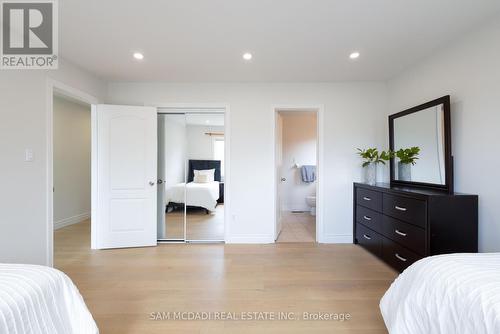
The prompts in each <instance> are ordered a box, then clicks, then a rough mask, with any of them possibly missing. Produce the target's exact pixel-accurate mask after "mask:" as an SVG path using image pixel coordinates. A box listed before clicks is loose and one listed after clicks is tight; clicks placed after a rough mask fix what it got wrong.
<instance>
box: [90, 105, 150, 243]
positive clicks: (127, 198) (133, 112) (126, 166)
mask: <svg viewBox="0 0 500 334" xmlns="http://www.w3.org/2000/svg"><path fill="white" fill-rule="evenodd" d="M93 109H94V110H95V112H93V115H94V117H95V118H96V122H95V123H94V126H95V127H96V128H97V130H96V134H97V135H96V137H95V138H94V139H93V143H92V145H93V147H92V150H93V151H94V150H96V152H94V153H95V157H96V160H97V161H96V162H95V168H93V175H92V178H93V179H94V180H93V185H95V186H96V187H97V190H96V191H95V192H93V196H96V198H95V199H94V200H93V201H92V202H93V205H94V206H95V207H94V208H93V217H92V218H93V221H92V229H93V230H94V231H93V233H92V239H93V240H92V248H97V249H105V248H123V247H142V246H155V245H156V238H157V232H156V228H157V220H156V216H157V211H156V207H157V202H156V200H157V188H156V187H157V185H156V180H157V112H156V108H154V107H135V106H117V105H95V106H93Z"/></svg>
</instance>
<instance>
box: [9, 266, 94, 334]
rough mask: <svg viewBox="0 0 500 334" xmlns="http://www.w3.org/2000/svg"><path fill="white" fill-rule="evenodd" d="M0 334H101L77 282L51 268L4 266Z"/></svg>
mask: <svg viewBox="0 0 500 334" xmlns="http://www.w3.org/2000/svg"><path fill="white" fill-rule="evenodd" d="M0 333H2V334H3V333H9V334H10V333H16V334H24V333H32V334H35V333H36V334H38V333H44V334H45V333H50V334H59V333H60V334H80V333H81V334H96V333H99V330H98V329H97V326H96V324H95V321H94V319H93V318H92V315H91V314H90V312H89V310H88V309H87V306H86V305H85V302H84V301H83V298H82V296H81V295H80V293H79V292H78V289H77V288H76V287H75V285H74V284H73V282H71V280H70V279H69V278H68V276H66V275H65V274H64V273H62V272H60V271H59V270H56V269H52V268H49V267H43V266H35V265H21V264H0Z"/></svg>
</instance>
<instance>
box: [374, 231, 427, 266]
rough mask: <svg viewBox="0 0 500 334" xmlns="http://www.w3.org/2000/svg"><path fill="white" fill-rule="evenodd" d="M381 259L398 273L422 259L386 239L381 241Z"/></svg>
mask: <svg viewBox="0 0 500 334" xmlns="http://www.w3.org/2000/svg"><path fill="white" fill-rule="evenodd" d="M382 258H383V259H384V261H386V262H387V263H388V264H390V265H391V266H392V267H394V268H395V269H397V270H399V271H400V272H401V271H403V270H405V269H406V268H407V267H409V266H410V265H411V264H412V263H414V262H416V261H418V260H420V259H421V258H422V257H421V256H420V255H418V254H416V253H414V252H412V251H410V250H409V249H407V248H405V247H403V246H401V245H399V244H397V243H395V242H394V241H391V240H389V239H387V238H383V240H382Z"/></svg>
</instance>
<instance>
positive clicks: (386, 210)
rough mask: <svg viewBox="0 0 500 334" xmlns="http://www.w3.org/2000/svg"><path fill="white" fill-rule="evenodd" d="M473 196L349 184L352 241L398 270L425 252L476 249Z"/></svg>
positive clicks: (476, 237) (463, 251) (382, 185)
mask: <svg viewBox="0 0 500 334" xmlns="http://www.w3.org/2000/svg"><path fill="white" fill-rule="evenodd" d="M477 228H478V196H476V195H466V194H453V195H450V194H448V193H446V192H442V191H434V190H426V189H418V188H406V187H391V186H390V185H389V184H377V185H375V186H370V185H368V184H364V183H354V233H353V236H354V243H355V244H359V245H361V246H363V247H364V248H366V249H367V250H368V251H370V252H371V253H373V254H375V255H376V256H378V257H379V258H381V259H382V260H383V261H384V262H386V263H388V264H389V265H391V266H392V267H393V268H395V269H396V270H398V271H403V270H404V269H406V267H408V266H409V265H411V264H412V263H413V262H415V261H417V260H419V259H421V258H423V257H426V256H430V255H437V254H446V253H471V252H472V253H475V252H477V250H478V230H477Z"/></svg>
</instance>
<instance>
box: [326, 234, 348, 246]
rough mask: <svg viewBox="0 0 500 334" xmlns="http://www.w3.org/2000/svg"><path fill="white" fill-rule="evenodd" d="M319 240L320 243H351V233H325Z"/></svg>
mask: <svg viewBox="0 0 500 334" xmlns="http://www.w3.org/2000/svg"><path fill="white" fill-rule="evenodd" d="M321 239H322V240H320V241H319V242H320V243H322V244H352V242H353V240H352V234H325V235H324V236H323V237H322V238H321Z"/></svg>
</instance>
